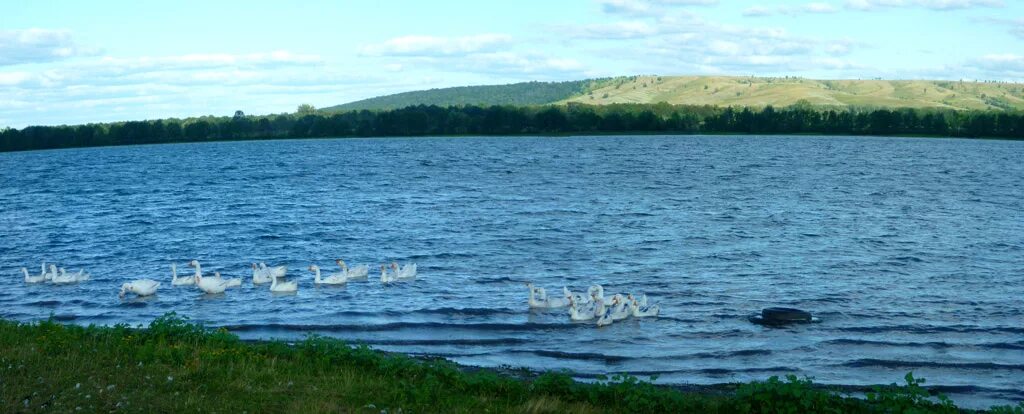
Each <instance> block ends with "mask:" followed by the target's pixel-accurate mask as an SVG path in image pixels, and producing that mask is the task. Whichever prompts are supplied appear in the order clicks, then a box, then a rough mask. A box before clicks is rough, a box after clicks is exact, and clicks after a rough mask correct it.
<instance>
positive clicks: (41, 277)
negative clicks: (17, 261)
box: [21, 267, 46, 283]
mask: <svg viewBox="0 0 1024 414" xmlns="http://www.w3.org/2000/svg"><path fill="white" fill-rule="evenodd" d="M21 272H22V273H24V274H25V283H40V282H45V281H46V272H43V273H40V274H39V276H32V275H30V274H28V268H25V267H23V268H21Z"/></svg>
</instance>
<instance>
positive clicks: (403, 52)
mask: <svg viewBox="0 0 1024 414" xmlns="http://www.w3.org/2000/svg"><path fill="white" fill-rule="evenodd" d="M511 42H512V37H511V36H508V35H504V34H494V33H485V34H478V35H472V36H462V37H440V36H417V35H412V36H401V37H396V38H392V39H388V40H386V41H384V42H383V43H379V44H373V45H367V46H363V47H362V48H360V52H361V53H362V54H363V55H365V56H462V55H468V54H471V53H481V52H489V51H493V50H497V49H499V48H501V47H504V46H507V45H509V44H510V43H511Z"/></svg>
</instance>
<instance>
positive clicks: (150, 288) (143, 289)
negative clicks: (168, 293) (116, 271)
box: [118, 279, 160, 298]
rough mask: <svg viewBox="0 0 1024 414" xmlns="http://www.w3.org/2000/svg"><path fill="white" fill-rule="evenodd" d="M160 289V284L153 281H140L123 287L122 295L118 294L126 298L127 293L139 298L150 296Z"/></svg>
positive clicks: (134, 281)
mask: <svg viewBox="0 0 1024 414" xmlns="http://www.w3.org/2000/svg"><path fill="white" fill-rule="evenodd" d="M158 287H160V282H157V281H155V280H152V279H138V280H133V281H131V282H128V283H125V284H123V285H121V293H119V294H118V296H120V297H122V298H123V297H124V295H125V293H127V292H131V293H134V294H136V295H138V296H149V295H152V294H154V293H156V288H158Z"/></svg>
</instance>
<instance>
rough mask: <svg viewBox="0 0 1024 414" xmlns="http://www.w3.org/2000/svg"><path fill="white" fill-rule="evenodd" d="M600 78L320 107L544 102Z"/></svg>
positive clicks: (418, 94)
mask: <svg viewBox="0 0 1024 414" xmlns="http://www.w3.org/2000/svg"><path fill="white" fill-rule="evenodd" d="M601 82H602V80H600V79H587V80H580V81H569V82H522V83H513V84H509V85H483V86H459V87H454V88H440V89H429V90H425V91H412V92H403V93H398V94H394V95H387V96H378V97H376V98H370V99H363V100H360V101H355V102H349V103H346V104H342V105H337V106H332V107H328V108H323V109H321V111H322V112H344V111H351V110H362V109H369V110H381V109H398V108H405V107H407V106H416V105H437V106H457V105H477V106H491V105H514V106H523V105H544V104H549V103H554V102H558V101H561V100H563V99H569V98H571V97H573V96H575V95H581V94H583V93H585V92H586V91H587V90H589V89H590V88H592V87H595V86H598V85H600V84H601Z"/></svg>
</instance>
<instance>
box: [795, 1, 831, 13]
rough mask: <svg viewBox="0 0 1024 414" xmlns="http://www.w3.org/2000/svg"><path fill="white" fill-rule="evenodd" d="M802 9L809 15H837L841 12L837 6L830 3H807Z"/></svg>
mask: <svg viewBox="0 0 1024 414" xmlns="http://www.w3.org/2000/svg"><path fill="white" fill-rule="evenodd" d="M801 9H802V10H803V11H805V12H807V13H835V12H837V11H839V9H836V8H835V6H833V5H831V4H828V3H807V4H805V5H803V7H801Z"/></svg>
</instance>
